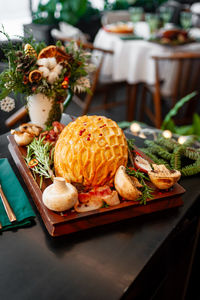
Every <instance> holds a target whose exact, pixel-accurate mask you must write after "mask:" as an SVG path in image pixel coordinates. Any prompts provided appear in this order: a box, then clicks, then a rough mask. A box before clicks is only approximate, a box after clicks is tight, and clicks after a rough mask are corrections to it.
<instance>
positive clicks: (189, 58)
mask: <svg viewBox="0 0 200 300" xmlns="http://www.w3.org/2000/svg"><path fill="white" fill-rule="evenodd" d="M152 58H153V59H154V61H155V90H154V95H153V98H154V111H155V122H154V123H155V125H156V127H157V128H160V126H161V123H162V111H161V98H162V96H164V95H162V80H163V78H162V76H161V66H162V62H165V63H167V64H168V69H169V70H171V71H172V72H171V73H168V74H164V76H165V78H166V76H172V78H173V79H172V86H171V95H170V98H171V107H173V106H174V105H175V104H176V102H177V101H178V100H179V99H181V98H182V97H184V96H186V95H187V94H189V93H191V92H193V91H198V92H199V91H200V54H199V53H174V54H172V55H165V56H153V57H152ZM173 70H174V72H173ZM191 108H192V110H193V111H194V109H195V106H194V103H193V105H191V103H189V106H188V109H187V111H186V112H185V118H184V119H182V121H183V122H187V119H188V115H190V116H191V114H192V110H191Z"/></svg>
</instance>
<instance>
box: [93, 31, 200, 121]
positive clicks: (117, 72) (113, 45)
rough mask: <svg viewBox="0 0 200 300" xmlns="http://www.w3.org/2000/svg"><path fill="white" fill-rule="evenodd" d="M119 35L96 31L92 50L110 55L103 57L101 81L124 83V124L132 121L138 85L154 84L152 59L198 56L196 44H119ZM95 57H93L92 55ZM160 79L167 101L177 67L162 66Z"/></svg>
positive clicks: (164, 64) (138, 41)
mask: <svg viewBox="0 0 200 300" xmlns="http://www.w3.org/2000/svg"><path fill="white" fill-rule="evenodd" d="M121 37H122V35H119V34H115V33H109V32H106V31H105V30H104V29H100V30H99V31H98V33H97V35H96V37H95V40H94V46H95V47H101V48H105V49H107V50H112V51H114V54H113V55H112V56H111V55H106V56H105V58H104V63H103V66H102V69H101V80H102V81H104V78H105V79H106V78H111V79H112V80H113V81H115V82H121V81H126V82H127V120H128V121H132V120H133V119H134V111H135V108H136V101H137V94H138V85H139V84H141V83H145V84H148V85H153V84H154V83H155V62H154V60H153V59H152V58H151V57H152V56H156V55H158V56H160V55H169V54H172V53H175V52H199V51H200V43H190V44H186V45H182V46H164V45H160V44H156V43H153V42H149V41H147V40H135V39H133V40H128V39H127V40H123V39H121ZM94 55H95V54H94ZM159 69H160V70H161V74H160V78H161V79H162V81H163V83H162V88H161V90H162V95H164V96H165V97H170V96H171V95H172V93H173V88H172V87H173V83H174V78H175V74H176V73H175V72H176V70H177V63H176V62H174V63H170V64H169V63H168V61H166V62H162V66H161V68H159Z"/></svg>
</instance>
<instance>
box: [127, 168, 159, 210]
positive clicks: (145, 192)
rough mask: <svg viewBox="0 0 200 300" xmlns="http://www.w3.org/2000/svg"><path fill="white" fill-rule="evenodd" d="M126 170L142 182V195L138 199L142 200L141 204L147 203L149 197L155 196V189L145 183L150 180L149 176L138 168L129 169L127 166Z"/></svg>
mask: <svg viewBox="0 0 200 300" xmlns="http://www.w3.org/2000/svg"><path fill="white" fill-rule="evenodd" d="M126 172H127V174H128V175H130V176H134V177H136V178H137V179H138V181H139V182H140V183H141V185H142V188H141V192H142V196H141V197H140V198H139V199H138V200H139V201H140V204H144V205H145V204H146V203H147V199H152V198H153V195H152V192H153V189H152V188H151V187H149V186H148V185H147V184H146V183H145V180H147V181H149V178H148V177H147V176H146V175H145V174H144V173H142V172H140V171H138V170H134V169H129V168H128V167H127V168H126Z"/></svg>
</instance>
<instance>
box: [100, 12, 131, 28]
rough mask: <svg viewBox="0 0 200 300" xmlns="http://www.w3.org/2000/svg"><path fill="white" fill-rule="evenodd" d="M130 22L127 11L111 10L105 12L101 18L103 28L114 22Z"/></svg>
mask: <svg viewBox="0 0 200 300" xmlns="http://www.w3.org/2000/svg"><path fill="white" fill-rule="evenodd" d="M129 21H131V18H130V12H129V11H128V10H113V11H108V12H105V13H104V14H103V16H102V18H101V23H102V25H103V26H105V25H107V24H112V23H116V22H129Z"/></svg>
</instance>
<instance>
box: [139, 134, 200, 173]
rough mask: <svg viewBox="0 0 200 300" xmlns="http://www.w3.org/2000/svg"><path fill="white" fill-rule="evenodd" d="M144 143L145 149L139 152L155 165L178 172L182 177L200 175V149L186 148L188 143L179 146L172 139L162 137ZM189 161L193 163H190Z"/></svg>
mask: <svg viewBox="0 0 200 300" xmlns="http://www.w3.org/2000/svg"><path fill="white" fill-rule="evenodd" d="M144 143H145V145H147V147H146V148H142V149H141V151H142V152H144V153H145V154H146V155H147V156H148V157H149V158H151V159H152V160H153V161H154V162H155V163H156V164H164V165H165V166H166V167H167V168H169V169H176V170H179V171H180V172H181V174H182V175H183V176H192V175H195V174H198V173H200V149H195V148H193V147H188V145H189V143H187V144H184V145H180V144H179V143H178V142H176V141H175V140H174V139H166V138H163V137H160V138H158V139H157V140H156V141H149V140H146V141H145V142H144ZM190 144H191V143H190ZM169 151H170V152H169ZM191 160H193V161H194V162H193V163H191ZM183 164H184V165H183Z"/></svg>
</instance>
